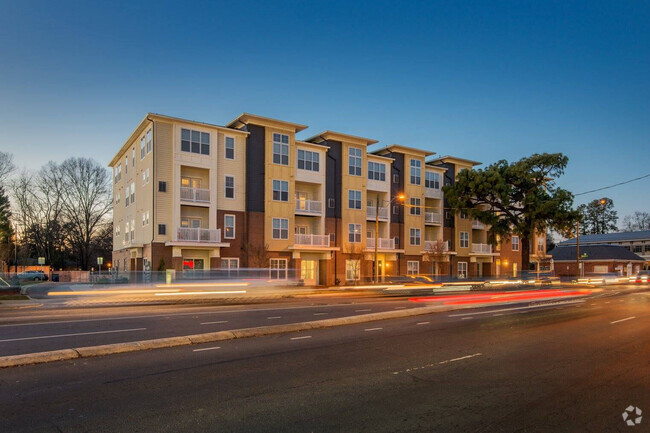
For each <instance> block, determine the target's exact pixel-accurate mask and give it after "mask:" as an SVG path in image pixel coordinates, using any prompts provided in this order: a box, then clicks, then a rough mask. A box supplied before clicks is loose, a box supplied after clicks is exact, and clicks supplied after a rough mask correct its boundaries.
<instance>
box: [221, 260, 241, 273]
mask: <svg viewBox="0 0 650 433" xmlns="http://www.w3.org/2000/svg"><path fill="white" fill-rule="evenodd" d="M221 269H228V270H231V269H239V259H238V258H236V257H222V258H221Z"/></svg>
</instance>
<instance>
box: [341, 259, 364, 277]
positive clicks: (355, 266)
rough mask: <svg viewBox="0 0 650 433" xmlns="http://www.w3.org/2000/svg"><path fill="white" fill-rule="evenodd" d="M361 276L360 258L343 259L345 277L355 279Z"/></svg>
mask: <svg viewBox="0 0 650 433" xmlns="http://www.w3.org/2000/svg"><path fill="white" fill-rule="evenodd" d="M360 278H361V260H346V261H345V279H346V280H348V281H355V280H359V279H360Z"/></svg>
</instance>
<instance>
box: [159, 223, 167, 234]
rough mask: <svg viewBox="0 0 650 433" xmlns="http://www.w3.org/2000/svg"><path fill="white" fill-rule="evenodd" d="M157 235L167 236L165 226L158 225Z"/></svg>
mask: <svg viewBox="0 0 650 433" xmlns="http://www.w3.org/2000/svg"><path fill="white" fill-rule="evenodd" d="M158 234H159V235H166V234H167V226H166V225H165V224H158Z"/></svg>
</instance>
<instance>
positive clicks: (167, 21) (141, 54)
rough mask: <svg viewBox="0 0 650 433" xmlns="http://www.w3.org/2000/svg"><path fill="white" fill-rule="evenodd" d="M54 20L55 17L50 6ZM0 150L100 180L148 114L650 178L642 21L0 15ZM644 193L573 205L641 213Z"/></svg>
mask: <svg viewBox="0 0 650 433" xmlns="http://www.w3.org/2000/svg"><path fill="white" fill-rule="evenodd" d="M55 3H56V4H55ZM0 10H1V11H2V13H0V59H2V61H1V65H2V67H1V68H0V150H3V151H7V150H8V151H12V152H13V153H14V154H15V159H16V162H17V163H18V164H19V165H20V166H21V167H26V168H30V169H35V168H38V167H39V166H40V165H42V164H43V163H45V162H47V161H48V160H51V159H52V160H63V159H65V158H66V157H68V156H73V155H80V156H92V157H94V158H96V159H98V160H99V161H101V162H102V163H108V161H109V160H110V159H111V157H112V156H113V154H114V152H115V151H116V150H117V149H118V148H119V147H120V145H121V144H122V143H123V142H124V140H125V139H126V138H127V137H128V135H129V134H130V132H131V131H132V129H133V128H134V127H135V126H136V125H137V123H138V122H139V120H140V119H141V118H142V117H143V116H144V114H145V113H146V112H149V111H151V112H157V113H163V114H168V115H172V116H178V117H183V118H189V119H195V120H201V121H205V122H211V123H217V124H224V123H226V122H227V121H229V120H231V119H232V118H234V117H235V116H237V115H238V114H239V113H241V112H243V111H246V112H252V113H256V114H260V115H264V116H269V117H276V118H280V119H284V120H288V121H293V122H297V123H303V124H306V125H309V126H310V128H309V129H308V130H306V131H304V132H303V133H302V134H301V135H300V136H299V137H300V138H305V137H307V136H310V135H311V134H315V133H318V132H320V131H322V130H324V129H330V130H335V131H341V132H346V133H351V134H356V135H362V136H366V137H369V138H374V139H377V140H379V141H380V144H379V145H377V146H383V145H388V144H392V143H399V144H403V145H407V146H413V147H421V148H425V149H429V150H432V151H434V152H437V153H438V154H441V155H446V154H452V155H456V156H460V157H465V158H471V159H476V160H479V161H483V162H485V163H490V162H494V161H496V160H499V159H507V160H510V161H512V160H516V159H519V158H521V157H524V156H527V155H530V154H532V153H535V152H564V153H565V154H567V155H568V156H569V158H570V162H569V167H568V168H567V171H566V174H565V176H563V177H562V178H561V179H560V181H559V183H560V185H562V186H563V187H566V188H568V189H569V190H571V191H573V192H574V193H579V192H582V191H586V190H591V189H594V188H597V187H601V186H606V185H610V184H613V183H616V182H619V181H624V180H627V179H630V178H633V177H637V176H641V175H644V174H647V173H650V152H648V150H649V149H650V3H648V2H642V1H628V2H625V1H624V2H597V1H588V2H577V1H571V2H566V1H540V2H523V1H511V2H509V1H500V2H484V1H468V2H461V1H448V2H382V1H375V2H358V3H353V2H347V1H328V2H309V1H297V2H289V1H285V2H281V3H280V2H248V1H237V2H164V1H162V2H161V1H156V2H151V3H147V2H121V1H111V2H86V1H78V2H65V1H63V2H31V1H20V2H17V1H11V2H9V1H4V0H0ZM649 187H650V178H646V179H644V180H642V181H639V182H635V183H631V184H629V185H626V186H623V187H618V188H615V189H611V190H609V191H606V192H604V193H600V194H599V193H596V194H590V195H586V196H580V197H578V198H577V200H576V202H577V203H581V202H584V201H586V200H591V199H596V198H599V197H601V196H603V195H606V196H608V197H611V198H612V199H613V200H614V203H615V206H616V208H617V210H618V211H619V215H620V216H623V215H625V214H628V213H631V212H632V211H634V210H644V211H650V205H649V204H648V200H647V199H646V196H647V191H648V189H649Z"/></svg>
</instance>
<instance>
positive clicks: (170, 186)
mask: <svg viewBox="0 0 650 433" xmlns="http://www.w3.org/2000/svg"><path fill="white" fill-rule="evenodd" d="M306 128H307V126H305V125H301V124H297V123H291V122H286V121H281V120H277V119H270V118H266V117H262V116H257V115H253V114H247V113H244V114H242V115H240V116H238V117H237V118H235V119H234V120H232V121H231V122H229V123H228V124H227V125H226V126H219V125H214V124H209V123H203V122H195V121H190V120H185V119H179V118H174V117H169V116H163V115H159V114H151V113H150V114H148V115H147V116H145V118H144V119H143V120H142V121H141V122H140V124H139V125H138V127H137V128H136V129H135V131H134V132H133V133H132V134H131V136H130V137H129V139H128V140H127V141H126V142H125V143H124V145H123V146H122V148H121V149H120V150H119V152H117V154H116V155H115V157H114V158H113V159H112V161H111V162H110V164H109V165H110V167H111V168H112V170H113V189H114V211H113V217H114V236H113V240H114V242H113V249H114V252H113V267H114V268H115V269H118V270H124V271H138V270H145V269H148V270H154V271H155V270H164V269H176V270H178V271H181V270H201V269H204V270H205V269H224V268H227V269H236V268H240V267H248V268H268V269H269V276H270V278H279V279H282V278H287V275H288V272H289V270H294V272H295V273H296V275H297V276H298V278H300V279H302V280H304V282H305V284H308V285H333V284H348V283H354V282H357V281H359V280H361V279H365V278H369V277H372V276H374V275H375V274H376V273H377V274H378V276H379V277H385V276H390V275H404V274H436V275H445V276H452V277H459V278H470V277H482V276H500V275H502V276H509V275H516V274H517V272H518V271H520V270H521V254H520V253H518V242H517V239H516V237H512V238H511V239H508V240H506V241H504V242H499V243H498V245H497V247H496V248H493V247H492V245H491V244H490V242H489V239H488V227H485V226H484V225H483V224H481V223H479V222H478V221H472V220H470V219H468V218H467V216H466V215H465V214H464V213H456V212H453V211H451V210H450V209H448V206H446V204H445V200H444V194H443V191H442V187H443V186H444V185H451V184H453V182H454V181H455V178H456V176H457V174H458V173H459V172H460V171H461V170H471V169H472V168H473V167H474V166H476V165H478V164H480V163H478V162H476V161H470V160H466V159H462V158H455V157H450V156H446V157H442V158H432V156H433V152H430V151H425V150H421V149H415V148H410V147H407V146H401V145H391V146H388V147H384V148H381V149H378V150H374V151H369V150H368V148H369V146H372V145H374V144H376V143H377V141H376V140H373V139H369V138H364V137H359V136H354V135H350V134H344V133H339V132H333V131H324V132H322V133H320V134H317V135H313V136H311V137H310V138H307V139H304V140H300V139H298V138H297V137H296V134H298V133H300V132H302V131H303V130H305V129H306ZM538 245H539V246H543V251H536V250H535V247H536V246H538ZM545 245H546V243H545V239H544V237H543V235H542V236H540V237H539V240H538V239H537V238H536V240H535V241H534V242H531V258H532V255H533V252H535V253H536V254H537V255H539V254H542V255H544V256H545V255H546V251H545ZM538 253H539V254H538Z"/></svg>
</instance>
